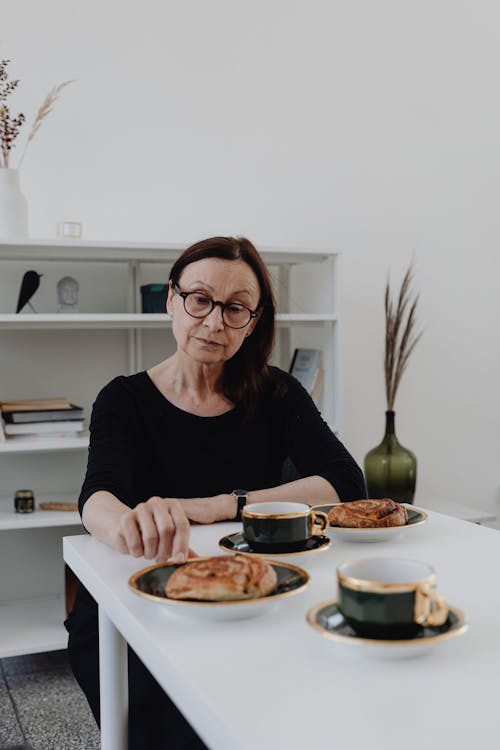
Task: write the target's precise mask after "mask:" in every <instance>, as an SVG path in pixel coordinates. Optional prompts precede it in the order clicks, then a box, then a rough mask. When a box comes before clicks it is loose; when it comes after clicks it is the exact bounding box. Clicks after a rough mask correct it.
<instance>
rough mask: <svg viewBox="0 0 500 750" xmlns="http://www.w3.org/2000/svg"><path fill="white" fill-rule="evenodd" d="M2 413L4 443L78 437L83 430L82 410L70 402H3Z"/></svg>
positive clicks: (60, 400) (55, 399) (1, 404)
mask: <svg viewBox="0 0 500 750" xmlns="http://www.w3.org/2000/svg"><path fill="white" fill-rule="evenodd" d="M0 412H1V414H2V419H1V420H0V440H1V439H9V440H10V439H23V440H29V439H40V438H54V437H60V438H67V437H76V436H77V435H78V433H79V432H81V431H82V430H83V409H82V407H81V406H76V405H75V404H72V403H70V402H69V401H68V400H67V399H66V398H37V399H23V400H20V401H0ZM2 433H3V436H2Z"/></svg>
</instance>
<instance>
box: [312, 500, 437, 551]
mask: <svg viewBox="0 0 500 750" xmlns="http://www.w3.org/2000/svg"><path fill="white" fill-rule="evenodd" d="M402 505H404V506H405V508H406V510H407V511H408V523H407V524H405V525H404V526H388V527H387V528H382V529H370V528H368V529H351V528H345V527H343V526H328V528H327V533H328V535H329V536H332V537H334V538H335V539H342V540H343V541H345V542H387V541H390V540H391V539H395V538H396V537H397V536H400V535H401V534H403V533H405V532H407V531H409V530H411V529H414V528H416V527H417V526H421V525H422V524H423V523H425V522H426V521H427V518H428V516H427V513H426V512H425V511H424V510H422V509H421V508H416V507H415V506H414V505H408V504H407V503H402ZM313 508H314V510H321V511H323V513H326V514H327V515H328V513H329V511H330V510H331V509H332V508H333V504H332V503H330V504H328V505H314V506H313Z"/></svg>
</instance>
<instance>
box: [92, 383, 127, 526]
mask: <svg viewBox="0 0 500 750" xmlns="http://www.w3.org/2000/svg"><path fill="white" fill-rule="evenodd" d="M124 382H125V378H123V377H118V378H115V379H114V380H112V381H111V382H110V383H108V385H106V386H105V387H104V388H103V389H102V390H101V391H100V393H99V394H98V396H97V398H96V400H95V402H94V405H93V408H92V416H91V420H90V445H89V453H88V461H87V472H86V475H85V480H84V483H83V486H82V490H81V493H80V497H79V500H78V507H79V510H80V514H81V513H82V511H83V506H84V505H85V503H86V501H87V500H88V498H89V497H90V496H91V495H92V494H93V493H94V492H97V491H98V490H107V491H108V492H111V493H112V494H113V495H115V497H117V498H118V499H119V500H121V501H122V502H123V503H125V504H126V505H129V506H131V507H132V503H133V466H134V457H135V455H136V450H137V438H136V432H137V420H136V419H134V405H133V403H132V401H131V398H130V394H129V392H128V390H127V388H126V387H125V385H124Z"/></svg>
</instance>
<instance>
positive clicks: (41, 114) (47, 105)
mask: <svg viewBox="0 0 500 750" xmlns="http://www.w3.org/2000/svg"><path fill="white" fill-rule="evenodd" d="M70 83H74V79H71V80H70V81H63V83H60V84H59V85H58V86H54V87H53V88H52V89H51V90H50V91H49V93H48V94H47V96H46V97H45V99H44V100H43V103H42V106H41V107H40V109H39V110H38V112H37V115H36V117H35V120H34V122H33V125H32V126H31V130H30V134H29V136H28V140H27V141H26V145H25V147H24V151H23V153H22V156H21V158H20V159H19V167H20V166H21V164H22V163H23V160H24V156H25V154H26V149H27V148H28V146H29V144H30V141H32V140H33V138H34V137H35V135H36V133H37V132H38V130H39V129H40V126H41V124H42V122H43V121H44V119H45V118H46V117H47V115H49V114H50V113H51V112H52V107H53V106H54V104H55V102H56V100H57V98H58V97H59V94H60V93H61V91H62V90H63V89H64V88H65V87H66V86H69V84H70Z"/></svg>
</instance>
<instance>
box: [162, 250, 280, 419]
mask: <svg viewBox="0 0 500 750" xmlns="http://www.w3.org/2000/svg"><path fill="white" fill-rule="evenodd" d="M204 258H223V259H224V260H243V261H244V262H245V263H247V264H248V265H249V266H250V268H251V269H252V271H253V272H254V273H255V275H256V277H257V280H258V282H259V290H260V297H259V304H258V309H259V310H261V316H260V318H259V320H258V321H257V325H256V326H255V328H254V330H253V332H252V335H251V336H249V337H248V338H245V339H244V341H243V343H242V345H241V347H240V348H239V349H238V351H237V352H236V354H235V355H234V356H233V357H231V359H230V360H228V361H227V362H226V363H225V365H224V372H223V376H222V383H221V386H222V392H223V393H224V395H225V396H226V397H227V398H228V399H230V400H231V401H232V402H233V403H234V404H243V406H244V408H245V410H246V411H247V413H248V414H250V413H251V412H252V411H253V410H254V408H255V405H256V401H257V398H258V396H259V394H260V393H261V392H262V389H263V388H264V387H265V385H267V383H269V381H270V380H271V378H270V373H269V367H268V361H269V357H270V356H271V352H272V349H273V345H274V335H275V322H274V317H275V313H276V302H275V299H274V294H273V289H272V284H271V278H270V276H269V272H268V270H267V267H266V264H265V263H264V261H263V260H262V258H261V256H260V254H259V252H258V250H257V249H256V248H255V247H254V245H252V243H251V242H250V240H247V239H246V238H245V237H210V238H209V239H206V240H201V241H200V242H196V243H195V244H194V245H191V246H190V247H188V248H187V249H186V250H184V252H183V253H182V255H180V256H179V258H178V259H177V260H176V261H175V263H174V265H173V266H172V270H171V271H170V277H169V281H171V282H172V283H176V284H178V283H179V280H180V277H181V274H182V272H183V270H184V269H185V268H186V266H188V265H189V264H190V263H195V262H196V261H197V260H203V259H204Z"/></svg>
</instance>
